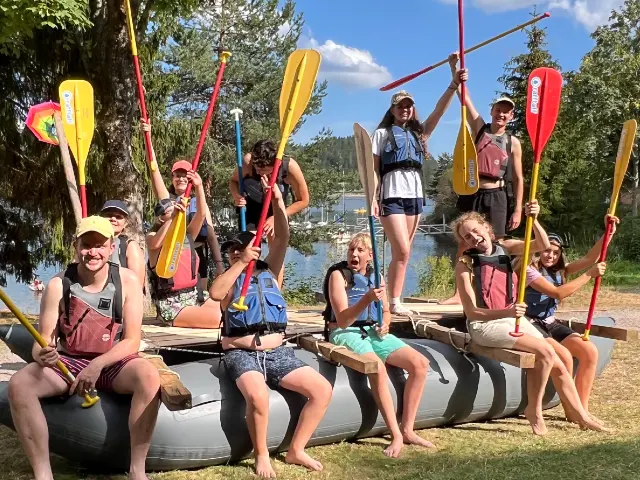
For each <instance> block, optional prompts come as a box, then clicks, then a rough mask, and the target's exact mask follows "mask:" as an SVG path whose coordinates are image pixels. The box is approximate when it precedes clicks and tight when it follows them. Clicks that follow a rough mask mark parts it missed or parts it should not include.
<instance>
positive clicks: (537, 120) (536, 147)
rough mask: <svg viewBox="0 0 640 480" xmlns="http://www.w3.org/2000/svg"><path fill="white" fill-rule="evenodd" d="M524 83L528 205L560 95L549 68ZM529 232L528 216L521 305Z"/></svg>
mask: <svg viewBox="0 0 640 480" xmlns="http://www.w3.org/2000/svg"><path fill="white" fill-rule="evenodd" d="M528 84H529V89H528V92H527V132H528V133H529V138H530V139H531V145H532V146H533V171H532V173H531V189H530V191H529V201H530V202H531V201H532V200H535V198H536V191H537V189H538V173H539V170H540V157H541V156H542V150H544V147H545V145H546V144H547V141H548V140H549V137H551V133H552V132H553V128H554V127H555V125H556V120H557V119H558V111H559V110H560V100H561V93H562V75H560V72H558V71H557V70H554V69H553V68H547V67H541V68H536V69H535V70H534V71H533V72H531V74H530V75H529V81H528ZM532 230H533V217H530V216H528V217H527V226H526V228H525V231H524V252H523V254H522V266H521V267H520V277H519V278H518V299H517V303H522V302H524V292H525V287H526V278H527V267H528V266H529V250H530V246H531V232H532ZM510 334H511V335H512V336H514V337H520V336H522V332H520V317H516V328H515V330H514V331H513V332H510Z"/></svg>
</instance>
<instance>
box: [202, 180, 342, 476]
mask: <svg viewBox="0 0 640 480" xmlns="http://www.w3.org/2000/svg"><path fill="white" fill-rule="evenodd" d="M262 185H263V187H264V188H268V186H267V182H266V177H264V176H263V177H262ZM271 205H272V208H273V216H274V230H275V236H274V239H273V242H272V243H271V246H270V247H269V254H268V255H267V257H266V258H265V261H264V262H262V261H260V260H259V258H260V249H259V248H258V247H253V246H250V244H251V242H252V241H253V239H254V237H255V235H254V234H253V233H251V232H241V233H239V234H238V235H236V237H235V238H233V239H232V240H230V241H228V242H225V243H223V245H222V251H223V252H228V254H229V261H230V263H231V267H230V268H229V269H228V270H227V271H226V272H225V273H223V274H222V275H220V276H218V277H217V278H216V279H215V281H214V282H213V284H212V285H211V288H210V289H209V295H210V297H211V298H212V299H213V300H218V301H220V305H221V308H222V311H223V312H224V320H223V324H222V347H223V349H224V350H225V364H226V368H227V372H228V374H229V376H230V377H231V379H232V380H233V381H234V382H236V385H237V386H238V388H239V389H240V392H241V393H242V395H243V396H244V398H245V402H246V405H247V407H246V408H247V410H246V418H247V427H248V429H249V434H250V436H251V440H252V442H253V449H254V455H255V462H256V463H255V470H256V474H257V475H258V476H260V477H262V478H275V476H276V475H275V472H274V470H273V467H272V466H271V462H270V460H269V450H268V449H267V422H268V419H269V391H268V390H267V385H269V387H271V388H286V389H287V390H293V391H294V392H298V393H300V394H302V395H304V396H305V397H307V398H308V400H307V403H306V404H305V406H304V408H303V409H302V412H301V413H300V419H299V421H298V425H297V426H296V429H295V432H294V434H293V438H292V440H291V445H290V447H289V451H288V452H287V455H286V457H285V462H287V463H295V464H298V465H303V466H305V467H307V468H309V469H310V470H316V471H320V470H322V464H321V463H320V462H318V461H317V460H314V459H313V458H311V457H310V456H309V455H307V454H306V453H305V451H304V448H305V446H306V444H307V442H308V441H309V439H310V438H311V435H312V434H313V432H314V430H315V429H316V427H317V426H318V424H319V423H320V420H322V417H323V416H324V413H325V411H326V410H327V407H328V406H329V401H330V400H331V393H332V390H331V384H330V383H329V382H328V381H327V380H326V379H325V378H324V377H323V376H322V375H320V374H319V373H318V372H316V371H315V370H314V369H313V368H311V367H309V366H307V365H305V364H304V362H302V361H301V360H299V359H297V358H296V357H295V355H294V352H293V349H292V348H291V347H286V346H284V345H283V343H284V331H285V329H286V326H287V311H286V302H285V300H284V298H282V294H281V293H280V288H279V283H278V281H277V274H276V273H275V272H279V271H280V270H281V269H282V266H283V264H284V257H285V253H286V251H287V244H288V243H289V224H288V222H287V214H286V210H285V206H284V201H283V199H282V194H281V193H280V190H279V189H278V188H274V189H273V196H272V200H271ZM254 260H255V261H256V262H257V263H256V266H255V269H254V271H253V274H252V281H251V283H250V286H249V290H248V291H247V295H246V298H245V302H244V304H245V305H246V306H247V307H248V308H247V310H246V311H242V310H238V309H236V308H234V307H233V304H234V303H236V302H238V301H239V298H240V291H241V289H242V283H243V281H244V278H245V275H246V273H245V269H246V268H247V266H248V265H249V264H250V263H251V261H254Z"/></svg>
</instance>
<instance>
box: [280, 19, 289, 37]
mask: <svg viewBox="0 0 640 480" xmlns="http://www.w3.org/2000/svg"><path fill="white" fill-rule="evenodd" d="M290 30H291V24H290V23H289V22H284V23H283V24H282V25H280V28H278V36H279V37H286V36H287V34H288V33H289V31H290Z"/></svg>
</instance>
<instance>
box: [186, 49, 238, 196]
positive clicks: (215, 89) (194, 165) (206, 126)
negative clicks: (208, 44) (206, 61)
mask: <svg viewBox="0 0 640 480" xmlns="http://www.w3.org/2000/svg"><path fill="white" fill-rule="evenodd" d="M230 55H231V54H230V53H229V52H222V53H221V54H220V70H218V78H216V84H215V86H214V87H213V93H212V94H211V100H210V101H209V108H207V115H206V117H205V118H204V125H202V131H201V132H200V140H199V141H198V148H196V154H195V156H194V157H193V162H192V163H191V170H193V171H194V172H195V171H196V169H197V168H198V164H199V163H200V154H201V153H202V147H204V141H205V139H206V138H207V131H208V130H209V125H210V124H211V117H212V115H213V109H214V108H215V106H216V100H217V99H218V94H219V93H220V85H221V84H222V75H223V74H224V69H225V67H226V66H227V59H228V58H229V56H230ZM192 186H193V184H192V183H191V182H189V184H188V185H187V189H186V190H185V192H184V195H183V196H182V198H183V201H184V202H188V201H189V195H191V187H192ZM184 205H185V207H186V206H187V203H185V204H184Z"/></svg>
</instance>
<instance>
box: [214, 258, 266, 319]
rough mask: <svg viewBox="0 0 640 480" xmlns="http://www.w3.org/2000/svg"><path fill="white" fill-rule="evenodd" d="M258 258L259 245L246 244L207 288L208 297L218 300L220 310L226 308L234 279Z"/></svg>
mask: <svg viewBox="0 0 640 480" xmlns="http://www.w3.org/2000/svg"><path fill="white" fill-rule="evenodd" d="M259 258H260V247H253V246H251V245H249V246H247V247H246V248H245V249H244V252H242V255H241V256H240V258H239V259H238V261H237V262H235V263H234V264H233V265H231V267H230V268H229V269H228V270H227V271H226V272H224V273H223V274H222V275H218V276H217V277H216V279H215V280H214V281H213V283H212V284H211V287H210V288H209V297H210V298H211V299H212V300H215V301H218V302H220V307H221V308H222V310H226V308H227V305H228V304H229V301H230V299H229V298H227V297H228V294H229V292H230V291H231V289H232V288H233V285H234V283H235V281H236V280H237V279H238V277H239V276H240V275H241V274H242V272H243V270H244V269H245V268H247V265H249V264H250V263H251V262H252V261H254V260H258V259H259Z"/></svg>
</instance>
